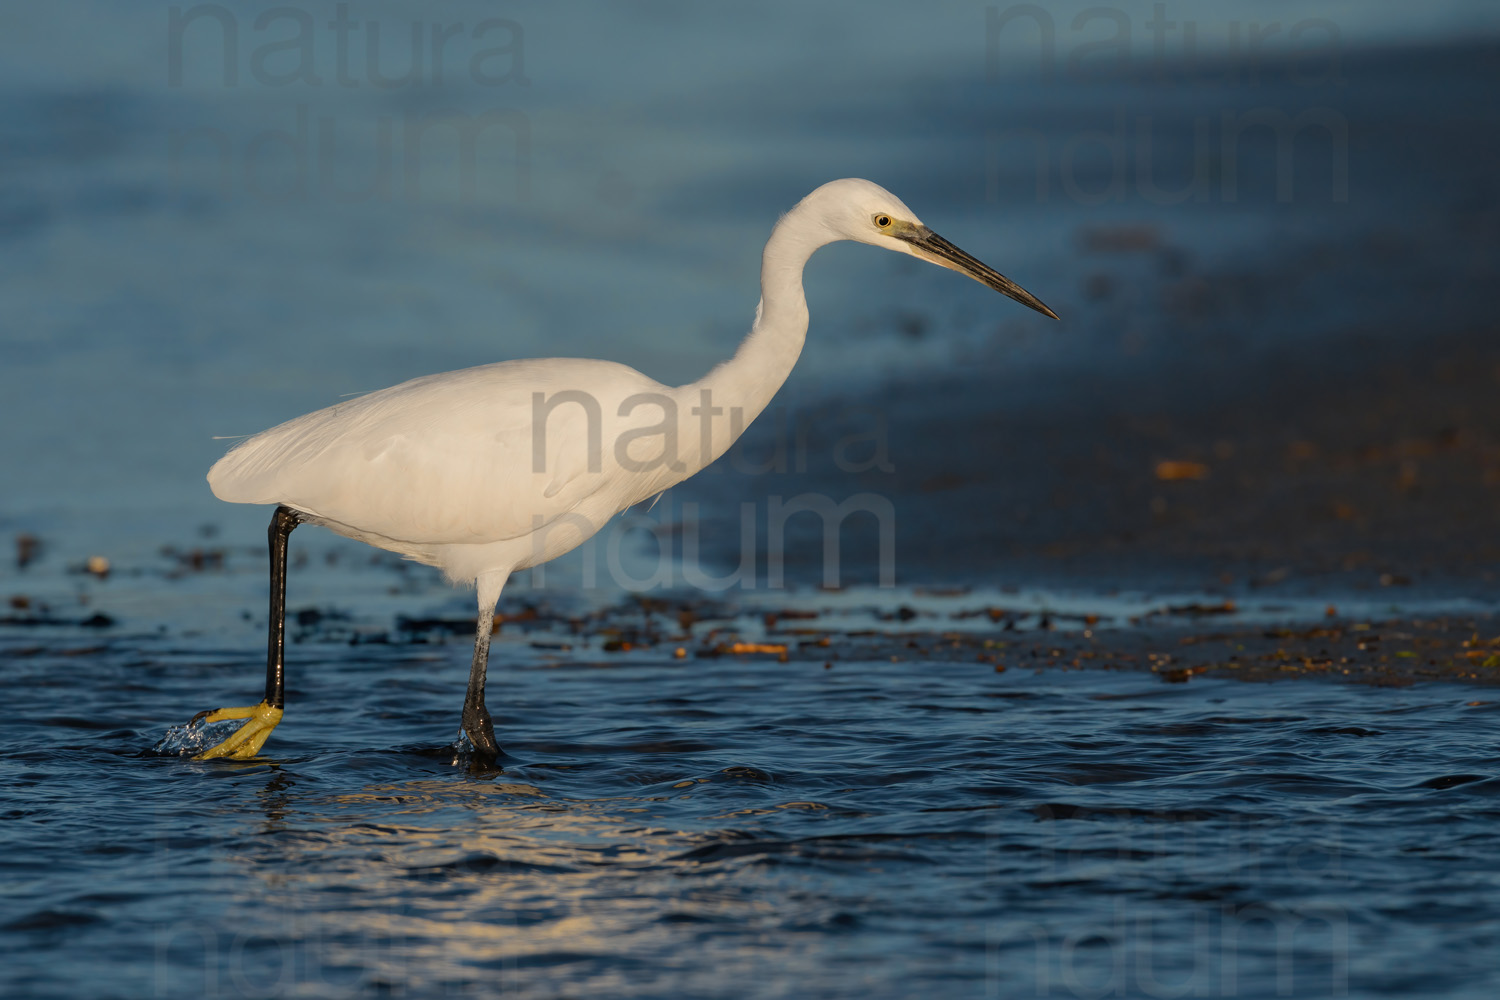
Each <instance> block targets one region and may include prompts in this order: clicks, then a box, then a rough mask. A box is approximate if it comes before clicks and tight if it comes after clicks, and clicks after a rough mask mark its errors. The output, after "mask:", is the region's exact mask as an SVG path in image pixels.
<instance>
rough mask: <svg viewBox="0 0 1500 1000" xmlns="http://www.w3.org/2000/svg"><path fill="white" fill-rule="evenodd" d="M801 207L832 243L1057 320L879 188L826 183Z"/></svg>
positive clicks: (845, 182) (863, 182)
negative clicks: (918, 263)
mask: <svg viewBox="0 0 1500 1000" xmlns="http://www.w3.org/2000/svg"><path fill="white" fill-rule="evenodd" d="M803 203H804V204H806V205H808V206H809V207H811V208H816V209H817V210H818V211H819V213H820V214H821V216H822V219H823V222H824V225H826V226H827V227H828V229H829V230H830V235H831V237H832V239H835V240H854V241H856V242H859V243H868V244H870V245H871V246H877V247H885V248H886V249H887V250H895V251H898V252H900V253H908V254H911V255H912V256H913V257H919V258H921V259H922V260H926V261H931V262H932V263H934V264H940V265H942V266H943V267H946V268H949V269H951V270H954V271H957V272H958V273H960V274H967V275H968V276H969V277H971V278H973V279H974V280H975V281H978V282H979V283H981V284H984V285H988V286H989V287H991V288H993V289H994V290H995V291H997V292H999V293H1001V294H1002V295H1008V296H1009V297H1011V298H1013V299H1015V300H1016V301H1017V302H1019V303H1021V304H1022V305H1024V306H1029V307H1031V308H1032V309H1035V310H1036V311H1037V312H1039V313H1041V314H1042V315H1044V316H1051V317H1052V318H1053V319H1057V313H1055V312H1053V311H1052V310H1051V309H1049V308H1047V306H1046V305H1045V304H1044V303H1043V302H1042V300H1041V299H1038V298H1037V297H1036V296H1035V295H1032V294H1031V293H1030V292H1028V291H1026V289H1024V288H1022V287H1021V286H1020V285H1018V284H1016V283H1015V282H1014V281H1011V280H1010V279H1009V278H1007V277H1006V276H1005V275H1003V274H1001V273H1000V272H999V271H996V270H995V269H994V268H992V267H990V266H988V265H987V264H984V263H981V262H980V261H978V260H976V259H975V258H973V257H971V256H969V255H968V254H967V253H965V252H964V251H962V250H960V249H959V248H958V247H956V246H954V245H953V244H952V243H949V242H948V241H947V240H945V239H943V238H942V237H941V236H939V235H938V234H937V233H934V232H933V231H932V230H931V229H928V228H927V227H926V226H924V225H923V224H922V220H921V219H918V218H917V214H916V213H915V212H913V211H912V210H911V209H909V208H907V207H906V204H905V203H904V202H902V200H901V199H900V198H897V197H896V196H895V195H893V194H891V193H890V192H889V191H887V190H886V189H885V188H883V187H881V186H880V185H879V184H876V183H874V182H872V181H867V180H861V179H859V178H857V177H847V178H845V179H843V180H838V181H829V182H828V183H827V184H824V185H823V186H822V187H820V188H818V189H817V190H816V191H814V192H813V193H812V194H810V195H808V196H807V197H806V198H805V199H803Z"/></svg>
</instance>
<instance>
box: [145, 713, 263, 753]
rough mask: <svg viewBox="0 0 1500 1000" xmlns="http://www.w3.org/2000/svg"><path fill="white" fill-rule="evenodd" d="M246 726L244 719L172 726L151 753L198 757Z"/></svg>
mask: <svg viewBox="0 0 1500 1000" xmlns="http://www.w3.org/2000/svg"><path fill="white" fill-rule="evenodd" d="M244 724H245V720H243V719H225V720H223V721H222V722H205V723H203V724H202V725H197V726H195V725H193V724H192V723H187V724H186V725H182V726H172V727H171V728H169V729H168V730H167V735H165V736H163V737H162V739H161V742H159V743H157V744H156V746H154V747H152V748H151V752H152V753H154V754H159V755H161V756H163V757H196V756H197V755H198V754H200V753H202V752H203V751H205V750H207V749H208V748H209V747H211V746H213V745H215V744H216V743H222V742H223V741H224V740H226V739H228V738H229V737H230V736H231V735H233V734H234V732H235V731H236V730H237V729H239V728H240V727H241V726H243V725H244Z"/></svg>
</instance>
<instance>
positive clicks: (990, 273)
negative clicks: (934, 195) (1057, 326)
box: [891, 226, 1057, 319]
mask: <svg viewBox="0 0 1500 1000" xmlns="http://www.w3.org/2000/svg"><path fill="white" fill-rule="evenodd" d="M891 235H892V236H895V237H896V238H897V239H899V240H905V241H906V242H907V243H910V244H911V245H912V247H913V248H915V250H916V251H917V255H918V256H920V257H923V258H925V259H927V260H930V261H932V262H933V263H934V264H941V265H942V266H943V267H946V268H950V269H952V270H954V271H957V272H958V273H959V274H967V275H968V276H969V277H971V278H973V279H974V280H975V281H977V282H979V283H980V284H983V285H988V286H990V287H991V288H993V289H994V290H995V291H997V292H999V293H1000V294H1001V295H1008V296H1010V297H1011V298H1013V299H1015V300H1016V301H1017V302H1019V303H1021V305H1023V306H1030V307H1031V308H1032V309H1035V310H1036V311H1037V312H1039V313H1041V314H1042V315H1043V316H1051V317H1052V318H1053V319H1057V313H1055V312H1053V311H1052V310H1051V309H1048V308H1047V306H1046V304H1045V303H1044V302H1042V300H1041V299H1039V298H1037V297H1036V296H1035V295H1032V294H1031V293H1030V292H1028V291H1027V290H1026V289H1024V288H1022V287H1021V286H1020V285H1018V284H1016V283H1015V282H1014V281H1011V280H1010V279H1009V278H1007V277H1006V276H1005V275H1003V274H1001V273H1000V272H999V271H996V270H995V269H994V268H992V267H990V266H989V265H987V264H983V263H981V262H979V261H978V260H975V259H974V258H973V257H970V256H969V255H968V254H966V253H964V252H963V251H962V250H960V249H959V248H958V247H956V246H954V245H953V244H952V243H949V242H948V241H947V240H945V239H943V238H942V237H941V236H939V235H938V234H937V233H935V232H933V231H932V230H931V229H928V228H927V227H926V226H911V227H910V228H909V229H906V230H904V231H897V232H894V233H892V234H891Z"/></svg>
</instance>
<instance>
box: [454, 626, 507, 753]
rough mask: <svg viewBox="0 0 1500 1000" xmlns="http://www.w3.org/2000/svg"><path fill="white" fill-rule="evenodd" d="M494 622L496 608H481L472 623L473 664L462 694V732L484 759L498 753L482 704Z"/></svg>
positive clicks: (491, 726) (486, 713)
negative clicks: (466, 688) (465, 692)
mask: <svg viewBox="0 0 1500 1000" xmlns="http://www.w3.org/2000/svg"><path fill="white" fill-rule="evenodd" d="M494 624H495V610H494V606H493V605H491V606H490V608H489V609H488V610H486V609H485V608H483V607H481V608H480V609H479V617H478V620H477V621H476V622H475V626H474V663H473V665H472V666H470V668H469V690H468V693H467V694H466V695H464V718H463V724H464V732H466V733H468V734H469V742H471V743H473V744H474V756H475V757H477V758H480V759H481V760H483V761H485V762H489V761H493V760H494V759H495V758H496V757H498V756H499V754H500V747H499V746H498V745H497V744H496V743H495V726H494V723H492V722H491V721H490V713H489V710H488V709H486V708H485V707H484V674H485V668H486V666H487V665H488V664H489V659H490V631H491V630H492V629H493V628H494Z"/></svg>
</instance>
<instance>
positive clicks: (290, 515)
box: [266, 507, 302, 708]
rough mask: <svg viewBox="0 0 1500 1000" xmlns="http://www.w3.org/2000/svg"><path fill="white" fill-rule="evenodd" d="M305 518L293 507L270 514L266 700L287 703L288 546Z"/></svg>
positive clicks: (277, 705)
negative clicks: (296, 528) (293, 531)
mask: <svg viewBox="0 0 1500 1000" xmlns="http://www.w3.org/2000/svg"><path fill="white" fill-rule="evenodd" d="M301 523H302V518H301V517H299V516H298V514H297V512H296V511H294V510H292V509H291V508H290V507H277V508H276V513H274V514H272V515H271V526H270V528H268V529H267V530H266V539H267V541H268V542H269V544H270V549H271V613H270V620H269V621H268V623H267V625H266V629H267V631H266V704H267V705H270V706H271V707H272V708H285V707H286V549H287V539H288V538H290V537H291V534H292V529H293V528H295V527H297V525H299V524H301Z"/></svg>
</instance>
